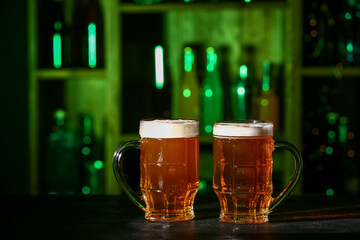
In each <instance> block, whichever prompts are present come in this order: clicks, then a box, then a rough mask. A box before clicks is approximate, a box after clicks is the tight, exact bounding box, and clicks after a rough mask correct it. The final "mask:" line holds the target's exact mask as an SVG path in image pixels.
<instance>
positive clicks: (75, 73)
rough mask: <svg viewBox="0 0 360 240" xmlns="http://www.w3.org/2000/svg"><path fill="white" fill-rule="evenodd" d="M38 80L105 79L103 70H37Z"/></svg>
mask: <svg viewBox="0 0 360 240" xmlns="http://www.w3.org/2000/svg"><path fill="white" fill-rule="evenodd" d="M36 76H37V78H38V79H40V80H62V79H69V78H105V70H104V69H77V68H76V69H65V68H64V69H38V70H36Z"/></svg>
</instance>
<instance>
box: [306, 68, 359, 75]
mask: <svg viewBox="0 0 360 240" xmlns="http://www.w3.org/2000/svg"><path fill="white" fill-rule="evenodd" d="M301 75H302V76H303V77H360V68H357V67H346V68H336V67H303V68H302V69H301Z"/></svg>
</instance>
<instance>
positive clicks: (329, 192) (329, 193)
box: [326, 188, 335, 196]
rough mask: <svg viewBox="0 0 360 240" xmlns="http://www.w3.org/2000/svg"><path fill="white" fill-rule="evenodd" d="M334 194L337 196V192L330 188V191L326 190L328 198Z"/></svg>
mask: <svg viewBox="0 0 360 240" xmlns="http://www.w3.org/2000/svg"><path fill="white" fill-rule="evenodd" d="M334 194H335V192H334V190H333V189H331V188H329V189H327V190H326V195H327V196H333V195H334Z"/></svg>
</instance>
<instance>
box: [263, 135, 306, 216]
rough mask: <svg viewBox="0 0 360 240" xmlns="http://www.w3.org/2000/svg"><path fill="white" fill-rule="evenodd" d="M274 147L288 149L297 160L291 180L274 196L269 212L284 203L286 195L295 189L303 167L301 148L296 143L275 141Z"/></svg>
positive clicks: (295, 160)
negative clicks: (298, 148)
mask: <svg viewBox="0 0 360 240" xmlns="http://www.w3.org/2000/svg"><path fill="white" fill-rule="evenodd" d="M274 147H275V150H276V149H282V148H283V149H286V150H288V151H289V152H290V153H291V154H292V155H293V157H294V162H295V169H294V172H293V176H292V178H291V180H290V182H289V183H288V184H287V185H286V187H285V188H284V190H283V191H282V192H281V193H280V194H279V195H278V196H277V197H276V198H272V200H271V204H270V209H269V213H270V212H272V211H273V210H274V208H275V207H276V206H278V205H279V204H280V203H282V202H283V201H284V199H285V197H286V196H287V195H288V194H289V193H290V192H291V191H292V190H293V189H294V187H295V186H296V184H297V182H298V181H299V179H300V175H301V172H302V167H303V160H302V157H301V155H300V153H299V150H297V148H296V147H295V146H294V145H292V144H291V143H289V142H285V141H275V144H274Z"/></svg>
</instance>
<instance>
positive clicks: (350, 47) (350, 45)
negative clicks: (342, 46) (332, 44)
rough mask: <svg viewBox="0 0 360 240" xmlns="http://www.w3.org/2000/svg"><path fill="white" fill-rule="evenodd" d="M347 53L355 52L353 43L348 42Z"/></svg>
mask: <svg viewBox="0 0 360 240" xmlns="http://www.w3.org/2000/svg"><path fill="white" fill-rule="evenodd" d="M346 51H348V52H353V51H354V46H353V44H352V43H351V42H348V43H347V44H346Z"/></svg>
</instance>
